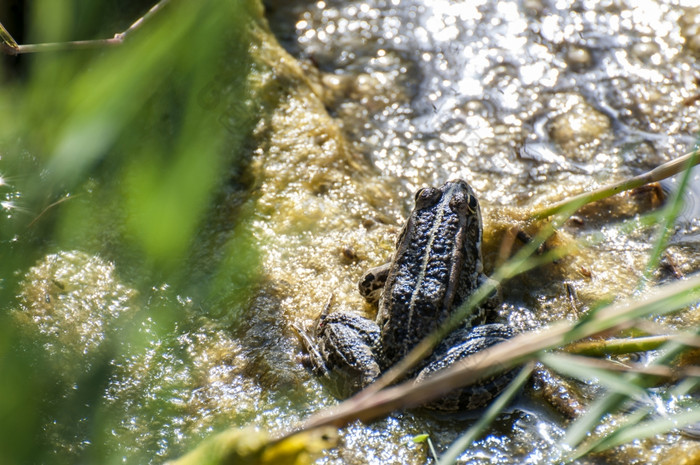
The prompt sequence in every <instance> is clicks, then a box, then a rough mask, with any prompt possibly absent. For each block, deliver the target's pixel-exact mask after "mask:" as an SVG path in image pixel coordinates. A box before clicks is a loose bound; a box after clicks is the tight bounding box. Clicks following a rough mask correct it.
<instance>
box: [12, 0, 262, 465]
mask: <svg viewBox="0 0 700 465" xmlns="http://www.w3.org/2000/svg"><path fill="white" fill-rule="evenodd" d="M150 6H152V4H150V3H148V2H143V1H141V2H136V1H133V2H116V1H103V2H79V1H77V0H44V1H39V2H34V3H33V4H32V8H31V11H30V14H29V18H28V22H27V38H26V40H27V41H29V42H32V43H38V42H58V41H67V40H85V39H97V38H106V37H111V36H112V35H113V34H114V33H117V32H121V31H122V30H124V29H125V28H126V27H128V26H129V25H130V24H131V23H132V22H133V21H135V20H136V19H137V18H138V15H139V14H142V13H144V12H145V11H147V10H148V8H150ZM259 9H260V6H259V4H258V3H257V2H255V1H230V0H205V1H200V2H186V1H172V2H170V4H169V5H168V6H167V7H166V8H165V9H164V10H163V11H162V12H160V13H159V14H158V15H157V16H156V17H154V18H153V19H152V20H151V21H149V22H148V23H147V24H145V25H144V27H143V28H141V29H139V30H138V31H136V32H135V33H134V34H133V35H132V36H131V37H130V38H129V40H128V41H127V42H125V43H124V44H123V45H121V46H119V47H114V48H105V49H97V50H89V51H71V52H60V53H46V54H36V55H32V56H23V57H22V59H21V62H20V63H19V66H21V67H22V68H23V70H22V72H21V73H11V72H8V70H0V76H6V78H5V79H4V80H3V81H1V84H2V85H1V86H0V112H2V115H3V118H2V121H3V124H2V125H0V176H2V182H0V189H1V191H0V196H3V199H2V200H4V203H3V204H2V216H1V217H0V243H1V245H0V277H1V278H2V281H1V284H2V286H1V289H0V293H1V295H2V311H1V312H0V462H2V463H3V464H15V463H16V464H20V463H21V464H26V463H38V462H54V463H56V461H57V460H58V461H59V462H63V461H66V460H67V461H72V460H75V461H81V462H85V461H87V462H91V461H94V462H98V463H109V462H112V461H121V455H120V454H123V453H124V451H125V450H133V449H138V448H136V447H135V445H129V444H126V445H124V444H119V441H120V438H119V437H115V436H114V434H112V433H110V431H109V430H107V429H106V428H108V427H109V426H110V425H111V426H114V419H110V418H105V417H106V416H109V415H108V414H109V411H100V409H99V408H98V407H99V404H100V402H101V401H102V399H101V398H102V396H103V393H104V387H105V383H106V382H107V379H108V378H109V376H110V375H111V372H112V370H113V366H111V365H110V363H111V362H110V360H113V358H114V357H117V356H122V357H127V356H128V355H129V354H125V353H121V354H119V353H118V352H119V351H120V350H127V349H125V348H128V350H132V351H134V352H135V353H136V352H138V351H140V350H145V347H146V346H147V345H148V341H144V340H141V341H139V340H138V338H139V337H144V336H143V335H140V336H139V335H138V334H136V333H135V332H134V331H135V330H134V327H133V326H132V325H127V324H125V325H124V326H123V327H121V328H119V327H117V328H116V329H114V333H113V334H111V336H112V338H113V339H115V340H118V339H129V338H136V339H134V340H133V341H132V343H131V344H128V345H126V344H124V345H120V344H112V343H109V344H107V347H106V348H105V349H104V351H102V352H101V353H100V354H99V356H98V357H97V361H96V362H95V363H93V364H92V366H91V368H90V369H86V371H80V370H79V372H78V374H76V378H75V379H73V382H74V387H73V391H72V392H69V391H70V390H67V389H66V386H64V385H63V383H64V380H63V379H62V376H61V375H62V373H60V372H58V371H59V370H60V369H61V368H60V367H57V366H55V365H54V364H53V360H52V358H51V354H50V349H49V350H47V349H46V348H45V347H44V346H42V345H41V344H40V343H39V342H38V341H33V340H28V339H27V335H26V334H24V333H22V332H20V331H18V330H17V324H16V322H15V321H14V319H13V317H12V316H11V311H12V310H13V309H15V308H16V305H17V295H18V294H19V292H20V288H21V286H22V276H23V275H24V273H25V272H26V270H27V269H29V267H31V266H32V265H34V264H35V263H36V261H37V260H39V259H40V258H41V257H43V256H44V255H45V254H47V253H51V252H56V251H61V250H72V249H78V250H81V251H83V252H86V253H89V254H95V255H98V256H100V257H102V258H105V259H107V260H110V261H113V262H115V263H117V264H118V269H117V272H118V274H119V276H120V278H121V279H123V280H124V281H126V282H127V283H128V284H129V285H130V286H132V287H133V288H135V289H137V290H140V291H148V290H149V289H150V288H151V287H152V286H153V285H154V283H161V282H167V283H168V284H169V285H170V286H172V289H171V291H170V294H169V295H172V296H176V295H179V293H189V294H199V295H203V296H205V297H206V296H210V295H218V294H220V293H221V292H222V291H223V292H225V293H226V292H227V293H228V294H227V297H230V302H229V304H230V305H231V307H232V308H233V309H234V310H235V307H236V305H237V304H240V303H241V302H243V301H244V300H245V297H246V295H245V289H246V288H247V287H248V286H249V285H250V284H251V283H254V280H255V273H254V271H255V269H256V263H257V255H256V252H255V250H254V248H253V246H252V242H251V240H250V237H249V236H248V234H247V230H246V227H245V213H244V212H245V208H238V209H237V208H229V209H226V214H220V213H217V210H216V208H215V204H216V202H217V201H219V200H221V199H222V198H226V197H225V196H222V195H221V192H222V191H223V190H225V188H226V187H229V190H231V189H234V190H238V191H240V193H241V196H245V192H246V188H245V185H244V183H242V182H241V180H240V179H239V178H238V176H239V173H241V171H242V170H243V168H244V166H245V163H246V160H247V150H248V149H247V145H246V144H247V139H248V137H249V135H250V132H251V129H252V125H253V124H254V122H255V115H253V114H251V110H250V108H251V105H250V98H251V97H250V92H249V88H248V80H247V77H248V75H249V73H250V72H251V60H250V57H249V55H248V45H249V42H250V38H249V37H248V33H249V25H250V24H251V23H252V22H254V21H258V20H259V17H258V15H259ZM136 12H140V13H136ZM134 13H136V15H135V16H134ZM0 21H2V18H0ZM3 63H5V62H3ZM9 76H19V77H15V78H10V77H9ZM212 223H216V225H215V227H216V228H219V229H226V230H229V231H232V232H231V233H230V235H229V236H228V239H227V242H226V244H225V246H224V247H223V250H222V251H220V252H217V253H215V251H214V250H208V251H207V252H204V253H202V252H199V251H197V250H196V249H201V248H202V247H206V246H207V244H206V240H207V237H206V236H207V233H206V230H207V229H208V228H212ZM211 242H212V244H210V245H209V247H210V248H212V249H213V248H214V247H215V245H214V242H216V241H211ZM219 242H220V241H219ZM195 277H196V278H197V279H194V278H195ZM231 289H233V290H235V292H233V291H232V290H231ZM47 298H48V297H47ZM219 299H221V300H224V299H223V298H221V297H219ZM173 300H174V297H173ZM164 305H165V306H166V307H169V308H166V309H165V310H164V309H162V308H161V309H156V308H155V307H158V305H154V306H153V307H154V308H145V309H144V311H145V312H146V313H147V314H152V315H153V317H154V318H155V319H156V320H158V321H159V322H162V323H163V325H162V328H161V329H162V331H164V332H166V333H167V332H168V331H175V329H174V328H175V323H174V322H175V321H176V320H177V319H178V318H180V317H181V316H182V309H181V308H177V306H176V305H170V302H168V301H167V300H166V302H165V304H164ZM203 311H206V310H203ZM163 315H165V316H163ZM145 318H146V316H145V315H141V316H140V317H139V321H143V320H144V319H145ZM175 336H176V334H174V333H173V334H171V335H170V337H171V338H174V337H175ZM75 363H76V364H80V363H82V360H76V361H75ZM66 392H69V393H68V394H66ZM159 413H162V412H160V411H154V412H152V414H153V415H157V414H159ZM148 415H149V412H144V416H146V417H147V416H148ZM47 421H56V422H61V423H63V432H62V433H61V437H49V436H50V434H48V433H47V428H46V424H45V423H46V422H47ZM164 421H166V419H163V418H159V419H157V420H154V427H157V425H156V423H157V424H160V423H162V422H164ZM52 431H55V429H54V430H52ZM71 440H75V441H79V443H78V442H76V444H73V445H70V444H68V445H64V448H63V449H64V450H70V451H71V452H69V453H68V455H66V456H62V455H61V454H60V453H58V452H56V444H57V443H59V442H62V441H63V442H66V441H71ZM80 441H82V442H80ZM110 443H111V445H110ZM139 457H140V459H141V461H144V459H145V461H148V460H151V459H153V458H154V457H155V450H149V449H142V450H140V451H139Z"/></svg>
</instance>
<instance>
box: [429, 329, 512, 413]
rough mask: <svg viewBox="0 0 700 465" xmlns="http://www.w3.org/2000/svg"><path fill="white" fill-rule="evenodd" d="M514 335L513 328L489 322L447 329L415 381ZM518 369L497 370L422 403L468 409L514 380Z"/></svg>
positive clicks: (485, 400) (487, 399) (486, 401)
mask: <svg viewBox="0 0 700 465" xmlns="http://www.w3.org/2000/svg"><path fill="white" fill-rule="evenodd" d="M512 336H513V330H512V329H511V328H510V327H509V326H506V325H503V324H497V323H494V324H488V325H481V326H476V327H474V328H470V329H466V328H460V329H457V330H455V331H453V332H452V333H450V334H449V335H448V336H447V337H446V338H445V339H444V340H443V341H442V342H441V343H440V344H439V345H438V346H437V347H436V348H435V351H434V352H433V355H431V356H430V358H429V359H428V364H427V365H426V366H425V367H424V368H423V369H422V370H421V371H420V372H419V373H418V376H417V377H416V382H420V381H421V380H423V379H425V378H426V377H428V376H430V375H431V374H433V373H435V372H437V371H440V370H442V369H444V368H447V367H450V366H452V365H453V364H454V363H456V362H458V361H459V360H462V359H464V358H466V357H468V356H470V355H473V354H475V353H477V352H480V351H482V350H484V349H487V348H489V347H491V346H493V345H495V344H498V343H499V342H503V341H505V340H507V339H509V338H511V337H512ZM516 374H517V370H509V371H507V372H505V373H498V374H496V375H494V376H491V377H490V378H486V379H483V380H481V381H479V382H477V383H475V384H473V385H471V386H466V387H464V388H460V389H456V390H454V391H452V392H450V393H448V394H447V395H445V396H443V397H442V398H440V399H438V400H436V401H433V402H430V403H429V404H427V405H425V407H426V408H429V409H432V410H442V411H458V410H471V409H476V408H480V407H484V406H485V405H487V404H488V403H489V402H490V401H491V400H492V399H494V398H495V397H496V396H498V394H500V393H501V391H503V390H504V389H505V388H506V387H507V386H508V384H509V383H510V382H511V381H512V380H513V378H514V377H515V375H516Z"/></svg>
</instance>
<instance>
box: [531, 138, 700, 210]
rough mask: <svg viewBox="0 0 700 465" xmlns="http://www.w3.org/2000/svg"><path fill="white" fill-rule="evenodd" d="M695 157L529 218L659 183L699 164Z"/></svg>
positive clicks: (695, 154) (667, 164)
mask: <svg viewBox="0 0 700 465" xmlns="http://www.w3.org/2000/svg"><path fill="white" fill-rule="evenodd" d="M697 155H698V151H697V150H696V151H694V152H691V153H687V154H685V155H683V156H681V157H678V158H676V159H675V160H671V161H669V162H667V163H664V164H663V165H660V166H657V167H656V168H654V169H653V170H651V171H647V172H646V173H642V174H640V175H638V176H635V177H633V178H630V179H626V180H624V181H621V182H618V183H615V184H610V185H608V186H603V187H600V188H598V189H595V190H593V191H591V192H584V193H581V194H579V195H575V196H573V197H569V198H567V199H565V200H562V201H561V202H556V203H554V204H553V205H550V206H548V207H544V208H541V209H539V210H536V211H534V212H533V213H532V214H531V215H530V218H532V219H544V218H547V217H549V216H552V215H554V214H556V213H559V212H560V211H562V210H564V209H565V208H567V207H568V206H569V205H571V204H572V203H575V202H581V203H582V205H585V204H588V203H591V202H595V201H597V200H602V199H605V198H608V197H612V196H613V195H616V194H619V193H620V192H624V191H626V190H630V189H634V188H636V187H640V186H643V185H645V184H650V183H652V182H658V181H661V180H662V179H666V178H668V177H671V176H673V175H675V174H678V173H680V172H681V171H683V170H686V169H688V168H690V167H692V166H695V165H697V164H698V163H700V157H698V156H697Z"/></svg>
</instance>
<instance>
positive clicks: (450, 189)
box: [302, 180, 512, 410]
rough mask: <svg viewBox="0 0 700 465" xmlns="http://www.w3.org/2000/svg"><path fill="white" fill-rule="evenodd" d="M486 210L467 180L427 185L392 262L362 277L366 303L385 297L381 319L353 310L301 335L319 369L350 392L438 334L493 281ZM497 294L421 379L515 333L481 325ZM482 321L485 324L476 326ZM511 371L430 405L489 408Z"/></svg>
mask: <svg viewBox="0 0 700 465" xmlns="http://www.w3.org/2000/svg"><path fill="white" fill-rule="evenodd" d="M481 237H482V225H481V212H480V209H479V203H478V201H477V199H476V196H475V195H474V192H473V191H472V189H471V187H469V185H468V184H467V183H466V182H464V181H461V180H456V181H450V182H447V183H445V184H444V185H443V186H442V187H441V188H426V189H421V190H419V191H418V192H417V193H416V205H415V208H414V209H413V211H412V212H411V215H410V216H409V218H408V221H407V222H406V225H405V226H404V228H403V230H402V232H401V234H400V235H399V238H398V240H397V244H396V253H395V254H394V257H393V259H392V260H391V262H390V263H388V264H385V265H382V266H380V267H377V268H373V269H371V270H369V271H368V272H367V274H366V275H365V276H364V277H363V279H362V280H361V281H360V284H359V288H360V293H361V294H363V295H364V296H365V298H366V299H367V300H368V301H376V300H377V299H378V300H379V309H378V312H377V318H376V322H373V321H371V320H368V319H366V318H363V317H361V316H359V315H357V314H353V313H348V312H334V313H328V308H326V311H324V312H323V314H322V315H321V317H320V318H319V321H318V324H317V325H316V326H315V330H314V334H313V336H314V337H313V338H312V337H308V336H304V337H303V338H302V340H303V341H304V345H305V346H306V348H307V352H309V354H310V360H311V364H312V366H313V368H314V370H315V371H316V372H317V373H319V374H322V375H323V376H326V377H327V378H328V379H329V380H331V381H332V382H333V384H334V385H335V388H336V389H335V390H336V391H337V394H338V395H340V396H348V395H350V394H352V393H354V392H356V391H357V390H359V389H361V388H363V387H365V386H366V385H368V384H370V383H371V382H372V381H374V380H375V379H376V378H377V377H378V376H379V375H380V374H381V373H382V372H384V371H385V370H387V369H388V368H389V367H391V366H392V365H394V364H395V363H396V362H398V361H399V360H401V359H402V358H403V357H404V356H405V355H406V354H407V353H408V352H410V350H411V349H413V348H414V347H415V346H416V344H418V342H419V341H420V340H422V339H423V338H425V337H426V336H427V335H429V334H431V333H432V332H433V331H435V330H436V329H437V328H438V327H439V326H440V325H441V324H442V323H443V322H444V321H445V320H446V319H447V318H448V317H449V316H450V315H451V313H452V312H453V311H454V310H455V309H456V308H457V307H458V306H459V305H460V304H461V303H462V302H463V301H464V300H465V299H466V298H467V297H468V296H469V295H471V293H473V292H474V290H475V289H476V288H477V287H479V286H480V285H481V284H482V283H483V282H484V281H485V280H486V279H487V278H486V276H484V275H483V268H482V263H481ZM497 302H498V296H493V298H492V299H491V300H490V301H489V302H487V303H486V304H485V305H484V306H483V307H482V308H479V309H478V310H477V311H475V312H474V313H473V314H472V315H471V316H470V317H469V318H468V319H467V320H466V321H465V322H464V324H463V326H462V327H461V328H459V329H457V330H455V331H453V332H452V333H451V334H450V335H448V337H447V338H446V339H445V341H443V342H442V343H441V344H440V345H439V346H438V347H437V348H436V349H435V351H434V352H433V354H432V355H431V356H430V357H429V358H428V360H427V361H426V362H425V363H424V364H423V365H422V366H421V367H420V369H421V370H420V371H419V372H418V373H416V377H417V378H416V379H421V378H423V377H425V376H427V375H428V374H429V373H432V372H434V371H437V370H439V369H442V368H445V367H447V366H449V365H451V364H452V363H454V362H455V361H457V360H459V359H461V358H464V357H466V356H468V355H471V354H472V353H475V352H478V351H479V350H483V349H484V348H486V347H488V346H490V345H493V344H495V343H497V342H500V341H502V340H505V339H507V338H508V337H510V336H511V335H512V332H511V330H510V328H508V327H506V326H504V325H500V324H490V325H483V323H484V322H485V321H486V318H487V316H488V315H487V314H488V311H489V310H490V309H492V308H493V305H494V304H495V303H497ZM478 325H482V326H478ZM510 378H511V376H510V375H506V376H502V377H499V378H494V379H492V380H487V381H486V382H485V383H482V384H480V385H478V386H473V387H468V388H465V389H462V390H459V391H456V392H455V393H451V394H449V395H448V396H446V397H445V398H444V399H442V400H441V401H438V402H435V403H433V404H431V405H430V407H432V408H436V409H440V410H458V409H468V408H476V407H480V406H483V405H484V404H485V403H486V402H487V401H488V400H490V399H491V398H492V397H494V396H495V395H497V394H498V392H500V391H501V390H502V389H503V388H505V386H506V385H507V383H508V382H509V380H510Z"/></svg>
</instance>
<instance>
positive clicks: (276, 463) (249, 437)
mask: <svg viewBox="0 0 700 465" xmlns="http://www.w3.org/2000/svg"><path fill="white" fill-rule="evenodd" d="M336 441H337V434H336V432H335V429H334V428H320V429H318V430H312V431H306V432H303V433H299V434H296V435H293V436H291V437H288V438H286V439H284V440H281V441H277V442H274V441H273V442H271V441H270V438H269V437H268V435H267V434H266V433H264V432H262V431H258V430H255V429H253V428H245V429H229V430H226V431H223V432H221V433H219V434H217V435H215V436H212V437H210V438H207V439H206V440H205V441H202V443H201V444H199V445H198V446H197V447H196V448H195V449H194V450H192V451H190V452H189V453H187V454H186V455H184V456H182V457H180V458H178V459H177V460H174V461H172V462H168V463H167V464H166V465H226V464H239V465H243V464H246V465H282V464H284V465H302V464H307V463H311V454H314V453H318V452H320V451H322V450H323V449H326V448H328V447H331V446H332V445H334V444H335V442H336Z"/></svg>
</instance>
